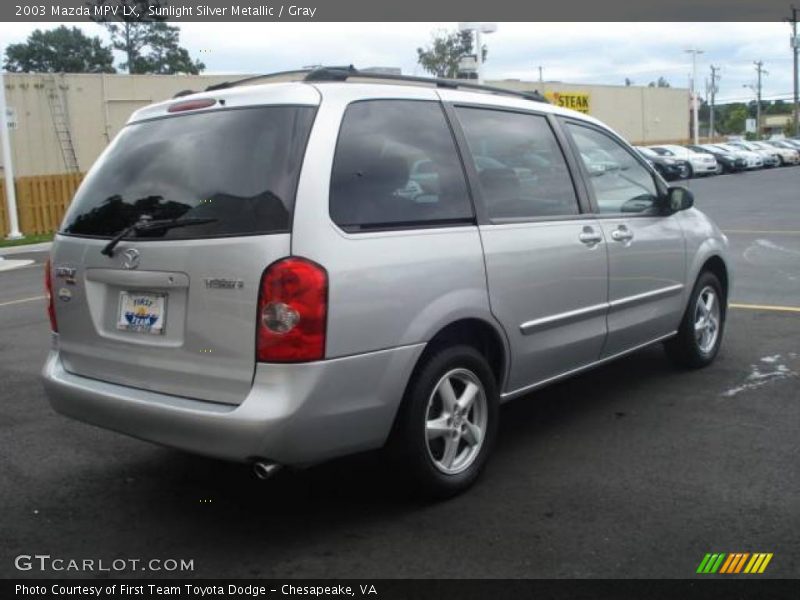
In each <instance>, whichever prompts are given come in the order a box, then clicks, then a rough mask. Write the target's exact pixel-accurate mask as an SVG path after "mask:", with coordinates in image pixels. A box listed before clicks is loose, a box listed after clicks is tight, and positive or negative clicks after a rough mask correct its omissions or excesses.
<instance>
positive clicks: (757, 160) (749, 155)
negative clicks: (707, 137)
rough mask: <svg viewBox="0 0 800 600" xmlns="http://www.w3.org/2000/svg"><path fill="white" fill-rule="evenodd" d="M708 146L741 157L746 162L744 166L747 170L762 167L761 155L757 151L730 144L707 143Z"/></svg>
mask: <svg viewBox="0 0 800 600" xmlns="http://www.w3.org/2000/svg"><path fill="white" fill-rule="evenodd" d="M709 147H711V148H715V149H717V150H720V151H722V152H728V153H730V154H732V155H733V156H736V157H740V158H743V159H744V160H745V162H746V164H747V166H746V168H747V169H749V170H752V169H762V168H764V158H763V155H762V154H760V153H758V152H753V151H751V150H746V149H744V148H740V147H739V146H734V145H731V144H709Z"/></svg>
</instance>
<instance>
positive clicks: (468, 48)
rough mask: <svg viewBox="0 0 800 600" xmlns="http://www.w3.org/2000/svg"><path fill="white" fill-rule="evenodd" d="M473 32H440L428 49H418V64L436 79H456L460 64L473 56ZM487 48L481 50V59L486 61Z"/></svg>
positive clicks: (435, 35)
mask: <svg viewBox="0 0 800 600" xmlns="http://www.w3.org/2000/svg"><path fill="white" fill-rule="evenodd" d="M472 44H473V42H472V32H471V31H455V32H451V33H448V32H447V31H444V30H442V31H439V32H438V33H437V34H434V36H433V41H432V42H431V44H430V45H429V46H428V47H427V48H417V62H418V63H419V64H420V66H421V67H422V68H423V69H425V70H426V71H427V72H428V73H430V74H432V75H434V76H435V77H447V78H450V79H452V78H455V77H456V76H458V62H459V60H461V57H462V56H464V55H465V54H472V53H473V50H472ZM487 54H488V51H487V49H486V46H483V48H481V59H482V60H486V55H487Z"/></svg>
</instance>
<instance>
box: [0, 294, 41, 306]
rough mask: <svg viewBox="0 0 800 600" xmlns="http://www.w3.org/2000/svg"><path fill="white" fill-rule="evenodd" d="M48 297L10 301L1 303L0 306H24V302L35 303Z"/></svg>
mask: <svg viewBox="0 0 800 600" xmlns="http://www.w3.org/2000/svg"><path fill="white" fill-rule="evenodd" d="M45 297H46V296H32V297H31V298H20V299H19V300H9V301H8V302H0V306H11V305H12V304H22V303H23V302H33V301H34V300H44V299H45Z"/></svg>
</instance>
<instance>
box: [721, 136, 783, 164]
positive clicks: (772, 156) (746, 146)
mask: <svg viewBox="0 0 800 600" xmlns="http://www.w3.org/2000/svg"><path fill="white" fill-rule="evenodd" d="M728 145H729V146H734V147H736V148H741V149H742V150H749V151H750V152H755V153H756V154H758V155H759V156H761V160H763V161H764V166H765V167H777V166H778V165H780V164H781V159H780V157H779V156H778V153H777V152H776V151H775V150H772V149H770V150H765V149H763V148H760V147H758V146H756V145H755V144H753V143H752V142H729V143H728Z"/></svg>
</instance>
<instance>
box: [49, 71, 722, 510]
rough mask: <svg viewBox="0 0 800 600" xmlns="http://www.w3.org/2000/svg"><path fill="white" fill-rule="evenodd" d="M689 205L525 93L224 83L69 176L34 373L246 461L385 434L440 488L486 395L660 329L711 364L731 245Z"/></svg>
mask: <svg viewBox="0 0 800 600" xmlns="http://www.w3.org/2000/svg"><path fill="white" fill-rule="evenodd" d="M267 81H269V79H267ZM692 204H693V198H692V194H691V192H689V191H688V190H686V189H684V188H680V187H676V188H669V187H668V186H667V184H666V183H665V182H664V180H662V179H661V177H660V176H658V175H657V174H656V173H655V172H654V171H653V169H652V168H651V167H650V166H649V165H648V164H647V162H646V161H645V160H644V159H643V158H642V157H641V156H639V155H638V154H637V152H636V151H635V150H633V149H632V147H631V146H629V145H628V144H627V143H626V142H625V141H623V140H622V139H621V138H620V136H618V135H616V134H615V133H614V132H613V131H612V130H610V129H609V128H608V127H606V126H604V125H603V124H602V123H600V122H599V121H597V120H596V119H594V118H591V117H589V116H586V115H583V114H579V113H576V112H571V111H569V110H566V109H561V108H558V107H555V106H551V105H550V104H548V103H546V102H544V101H542V99H541V98H539V97H537V96H535V95H527V94H515V93H513V92H508V91H506V90H497V89H493V88H486V87H480V86H475V85H471V84H469V83H467V82H462V81H447V80H427V79H417V78H404V77H389V76H385V75H380V76H376V75H367V74H365V73H360V72H358V71H356V70H354V69H351V68H348V69H343V68H330V69H320V70H316V71H313V72H310V73H308V74H303V76H302V77H300V76H299V80H297V81H286V82H272V83H269V82H268V83H266V84H263V83H262V84H260V85H257V84H255V82H253V81H245V82H233V83H231V84H227V85H222V86H217V87H216V88H215V89H209V90H207V91H205V92H203V93H198V94H192V95H185V96H181V97H179V98H175V99H172V100H169V101H166V102H161V103H158V104H154V105H152V106H148V107H146V108H143V109H141V110H138V111H137V112H135V113H134V114H133V115H132V116H131V118H130V120H129V122H128V124H127V125H126V126H125V127H124V128H123V129H122V131H121V132H120V134H119V135H118V136H117V137H116V139H115V140H114V141H113V142H112V143H111V144H110V145H109V147H108V148H107V149H106V150H105V152H104V153H103V155H102V156H101V157H100V158H99V159H98V161H97V163H96V164H95V165H94V167H93V168H92V169H91V171H90V172H89V173H88V175H87V176H86V178H85V180H84V182H83V183H82V185H81V187H80V189H79V190H78V192H77V194H76V195H75V198H74V200H73V202H72V204H71V206H70V207H69V210H68V212H67V214H66V216H65V218H64V221H63V224H62V225H61V228H60V230H59V232H58V234H57V236H56V239H55V242H54V244H53V248H52V257H51V264H50V265H49V267H48V270H47V275H46V285H47V289H48V292H49V297H50V300H49V313H50V318H51V325H52V330H53V332H54V333H53V348H52V351H51V352H50V355H49V357H48V358H47V362H46V364H45V366H44V372H43V376H44V384H45V387H46V389H47V392H48V395H49V398H50V401H51V403H52V405H53V406H54V407H55V409H56V410H57V411H59V412H61V413H63V414H65V415H68V416H70V417H73V418H76V419H79V420H82V421H86V422H89V423H93V424H95V425H99V426H101V427H105V428H108V429H112V430H116V431H119V432H122V433H126V434H129V435H132V436H135V437H137V438H141V439H144V440H150V441H153V442H158V443H161V444H165V445H168V446H172V447H175V448H180V449H184V450H187V451H190V452H195V453H198V454H203V455H207V456H212V457H218V458H222V459H229V460H232V461H245V462H251V463H253V465H254V466H255V469H256V472H257V474H259V475H261V476H262V477H266V476H269V475H270V474H272V473H274V472H275V471H276V470H277V469H278V468H279V467H280V466H283V465H291V466H304V465H310V464H313V463H318V462H320V461H324V460H326V459H330V458H333V457H337V456H341V455H345V454H349V453H354V452H359V451H363V450H369V449H376V448H381V447H384V446H386V447H389V448H391V449H393V452H391V453H387V455H388V456H391V457H393V458H394V460H396V461H398V463H399V465H400V466H401V467H402V469H403V470H404V471H405V472H407V473H409V474H411V475H412V476H413V480H415V481H417V482H418V484H419V488H420V489H425V490H428V491H430V492H432V493H434V494H438V495H449V494H453V493H456V492H458V491H460V490H462V489H464V488H465V487H467V486H468V485H469V484H471V483H472V482H473V481H474V480H475V478H476V477H477V476H478V474H479V473H480V471H481V470H482V467H483V466H484V464H485V463H486V460H487V457H488V455H489V452H490V449H491V446H492V442H493V440H494V437H495V434H496V431H497V422H498V405H499V404H501V403H502V402H504V401H507V400H511V399H512V398H516V397H518V396H523V395H526V394H528V393H529V392H531V391H532V390H535V389H537V388H539V387H540V386H543V385H546V384H549V383H551V382H555V381H557V380H559V379H562V378H565V377H568V376H570V375H573V374H576V373H579V372H581V371H584V370H586V369H588V368H591V367H595V366H597V365H600V364H603V363H605V362H607V361H610V360H612V359H615V358H617V357H620V356H623V355H625V354H627V353H629V352H633V351H635V350H637V349H640V348H642V347H644V346H647V345H649V344H654V343H657V342H664V344H665V346H666V349H667V353H668V355H669V356H671V357H672V358H673V359H674V360H675V361H677V362H679V363H680V364H682V365H686V366H688V367H703V366H706V365H708V364H709V363H711V362H712V361H713V360H714V357H715V356H716V354H717V351H718V350H719V347H720V343H721V340H722V335H723V329H724V324H725V315H726V306H727V298H728V292H729V289H730V286H731V273H730V266H729V262H728V259H727V258H726V253H727V239H726V238H725V236H724V235H723V234H722V233H721V232H720V230H719V229H718V228H717V227H716V226H715V225H714V224H713V223H712V222H711V221H710V220H709V219H708V218H707V217H706V216H705V215H704V214H703V213H702V212H700V211H698V210H697V209H695V208H693V207H692Z"/></svg>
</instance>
